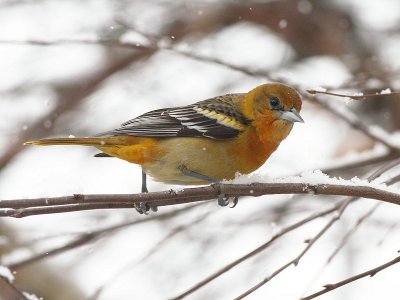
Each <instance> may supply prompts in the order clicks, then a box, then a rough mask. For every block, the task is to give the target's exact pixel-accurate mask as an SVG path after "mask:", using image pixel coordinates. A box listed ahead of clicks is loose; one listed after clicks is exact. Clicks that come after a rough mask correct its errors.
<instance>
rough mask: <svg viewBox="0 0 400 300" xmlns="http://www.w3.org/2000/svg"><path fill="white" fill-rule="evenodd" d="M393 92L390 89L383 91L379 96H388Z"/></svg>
mask: <svg viewBox="0 0 400 300" xmlns="http://www.w3.org/2000/svg"><path fill="white" fill-rule="evenodd" d="M391 93H392V90H391V89H390V88H387V89H384V90H382V91H381V92H380V93H379V94H381V95H387V94H391Z"/></svg>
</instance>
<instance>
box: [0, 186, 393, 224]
mask: <svg viewBox="0 0 400 300" xmlns="http://www.w3.org/2000/svg"><path fill="white" fill-rule="evenodd" d="M220 194H225V195H226V196H228V197H231V196H253V197H258V196H262V195H271V194H316V195H317V194H318V195H335V196H353V197H360V198H368V199H375V200H380V201H384V202H388V203H393V204H397V205H400V194H398V193H394V192H390V191H386V190H383V189H377V188H374V187H371V186H367V185H366V186H356V185H343V184H330V183H326V184H311V183H252V184H218V185H210V186H204V187H197V188H188V189H183V190H179V191H174V190H168V191H162V192H152V193H142V194H112V195H101V194H99V195H95V194H92V195H82V194H77V195H73V196H65V197H54V198H38V199H19V200H1V201H0V217H14V218H22V217H26V216H32V215H41V214H52V213H63V212H72V211H81V210H93V209H110V208H132V207H133V206H134V203H139V202H147V203H149V204H150V205H151V206H168V205H176V204H184V203H192V202H199V201H206V200H211V199H216V198H217V197H218V196H219V195H220Z"/></svg>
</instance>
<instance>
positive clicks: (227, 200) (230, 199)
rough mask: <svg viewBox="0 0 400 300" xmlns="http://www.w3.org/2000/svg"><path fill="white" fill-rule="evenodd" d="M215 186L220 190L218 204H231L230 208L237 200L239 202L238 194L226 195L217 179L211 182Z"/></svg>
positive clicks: (223, 205)
mask: <svg viewBox="0 0 400 300" xmlns="http://www.w3.org/2000/svg"><path fill="white" fill-rule="evenodd" d="M212 186H214V187H215V188H217V189H218V190H219V191H220V194H219V195H218V205H219V206H222V207H225V206H228V205H229V204H231V206H229V207H230V208H234V207H235V206H236V205H237V204H238V202H239V196H226V193H225V191H224V190H223V188H221V182H219V181H217V182H214V183H213V184H212Z"/></svg>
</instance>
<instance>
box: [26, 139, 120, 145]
mask: <svg viewBox="0 0 400 300" xmlns="http://www.w3.org/2000/svg"><path fill="white" fill-rule="evenodd" d="M24 144H25V145H37V146H53V145H79V146H94V147H107V146H115V145H118V144H119V141H118V139H114V138H111V137H107V138H101V137H88V138H55V139H41V140H34V141H28V142H25V143H24Z"/></svg>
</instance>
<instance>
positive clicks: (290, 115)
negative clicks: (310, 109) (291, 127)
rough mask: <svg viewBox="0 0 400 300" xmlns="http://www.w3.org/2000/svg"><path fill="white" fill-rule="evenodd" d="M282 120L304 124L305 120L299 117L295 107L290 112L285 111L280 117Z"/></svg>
mask: <svg viewBox="0 0 400 300" xmlns="http://www.w3.org/2000/svg"><path fill="white" fill-rule="evenodd" d="M280 119H282V120H286V121H289V122H300V123H304V120H303V118H302V117H301V116H300V115H299V113H298V112H297V110H296V109H295V108H294V107H293V108H292V109H291V110H289V111H283V112H282V114H281V116H280Z"/></svg>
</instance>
